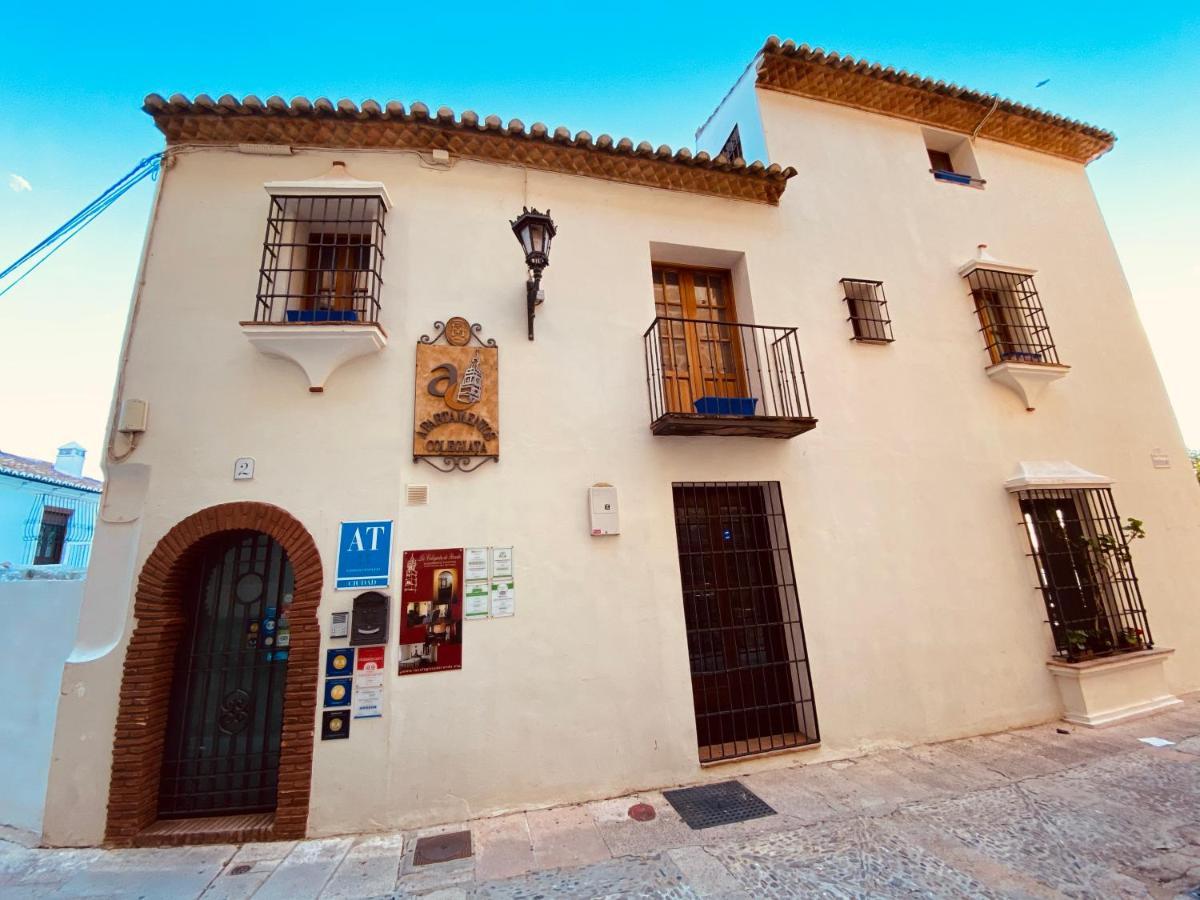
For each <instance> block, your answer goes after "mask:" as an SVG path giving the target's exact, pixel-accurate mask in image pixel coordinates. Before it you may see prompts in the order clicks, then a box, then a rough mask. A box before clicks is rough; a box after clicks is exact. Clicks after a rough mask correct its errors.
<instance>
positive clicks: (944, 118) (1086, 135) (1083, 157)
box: [755, 35, 1116, 163]
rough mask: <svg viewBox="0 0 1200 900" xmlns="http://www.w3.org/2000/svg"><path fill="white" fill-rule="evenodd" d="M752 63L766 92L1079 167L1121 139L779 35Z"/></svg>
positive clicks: (759, 82) (771, 38) (1048, 114)
mask: <svg viewBox="0 0 1200 900" xmlns="http://www.w3.org/2000/svg"><path fill="white" fill-rule="evenodd" d="M755 62H756V63H759V69H758V76H757V84H759V85H760V86H762V87H766V88H772V89H775V90H779V91H784V92H786V93H792V94H798V95H800V96H804V97H810V98H813V99H816V100H824V101H828V102H831V103H839V104H842V105H844V106H852V107H855V108H857V109H863V110H867V111H869V112H877V113H882V114H883V115H889V116H895V117H898V118H902V119H909V120H910V121H914V122H921V123H923V124H926V125H933V126H936V127H940V128H945V129H948V130H951V131H958V132H961V133H964V134H971V133H973V132H974V131H975V129H977V128H978V129H979V137H983V138H988V139H991V140H996V141H1002V142H1004V143H1008V144H1014V145H1016V146H1019V147H1024V148H1026V149H1029V150H1036V151H1039V152H1041V153H1049V154H1051V155H1054V156H1060V157H1063V158H1064V159H1070V160H1074V161H1075V162H1082V163H1088V162H1091V161H1092V160H1093V159H1095V158H1096V157H1098V156H1100V155H1101V154H1103V153H1106V152H1108V151H1109V150H1111V149H1112V146H1113V143H1114V141H1116V136H1115V135H1113V133H1112V132H1110V131H1105V130H1104V129H1103V128H1097V127H1096V126H1094V125H1088V124H1086V123H1084V122H1078V121H1076V120H1074V119H1068V118H1066V117H1065V116H1059V115H1055V114H1054V113H1049V112H1046V111H1044V110H1041V109H1036V108H1034V107H1031V106H1025V105H1024V104H1021V103H1016V102H1014V101H1012V100H1005V99H1003V98H1001V97H999V96H997V95H994V94H985V93H982V92H980V91H975V90H972V89H970V88H965V87H960V86H959V85H957V84H947V83H946V82H944V81H934V80H933V79H932V78H925V77H922V76H921V75H915V74H912V73H909V72H905V71H903V70H897V69H894V68H892V67H891V66H887V67H884V66H881V65H879V64H878V63H869V62H867V61H866V60H859V59H855V58H854V57H853V56H844V55H839V54H837V53H826V52H825V51H824V50H822V49H821V48H820V47H817V48H815V49H814V48H812V47H809V46H808V45H807V44H799V45H798V44H796V43H795V42H793V41H781V40H780V39H779V38H778V37H775V36H774V35H772V36H771V37H769V38H767V42H766V43H765V44H763V47H762V49H761V50H760V51H759V53H758V56H756V57H755ZM981 123H982V127H980V124H981Z"/></svg>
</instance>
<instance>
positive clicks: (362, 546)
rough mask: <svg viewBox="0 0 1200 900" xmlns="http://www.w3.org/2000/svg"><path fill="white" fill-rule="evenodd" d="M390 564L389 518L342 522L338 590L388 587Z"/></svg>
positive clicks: (390, 524) (390, 537)
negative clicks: (381, 520) (379, 520)
mask: <svg viewBox="0 0 1200 900" xmlns="http://www.w3.org/2000/svg"><path fill="white" fill-rule="evenodd" d="M391 567H392V523H391V522H390V521H388V522H343V523H342V530H341V535H340V537H339V542H338V556H337V580H336V583H335V584H334V589H335V590H339V591H346V590H357V589H358V588H379V587H387V586H388V574H389V573H390V571H391Z"/></svg>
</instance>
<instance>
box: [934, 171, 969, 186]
mask: <svg viewBox="0 0 1200 900" xmlns="http://www.w3.org/2000/svg"><path fill="white" fill-rule="evenodd" d="M933 177H934V178H936V179H937V180H938V181H949V182H951V183H953V184H967V185H969V184H970V183H971V181H972V180H973V179H972V178H971V176H970V175H962V174H960V173H958V172H947V171H946V170H945V169H934V170H933Z"/></svg>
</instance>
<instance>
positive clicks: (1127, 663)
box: [1046, 647, 1182, 728]
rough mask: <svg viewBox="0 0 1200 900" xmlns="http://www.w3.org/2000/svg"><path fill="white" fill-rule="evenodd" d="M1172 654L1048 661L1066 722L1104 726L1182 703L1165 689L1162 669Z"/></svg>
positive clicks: (1138, 653) (1135, 653)
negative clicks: (1079, 660) (1080, 660)
mask: <svg viewBox="0 0 1200 900" xmlns="http://www.w3.org/2000/svg"><path fill="white" fill-rule="evenodd" d="M1174 652H1175V651H1174V650H1171V649H1168V648H1165V647H1162V648H1156V649H1154V650H1134V651H1131V652H1129V653H1119V654H1115V655H1113V656H1105V657H1101V658H1099V659H1089V660H1084V661H1082V662H1075V663H1073V662H1067V661H1066V660H1065V659H1059V658H1057V657H1056V658H1054V659H1051V660H1048V661H1047V662H1046V668H1048V669H1049V670H1050V674H1051V675H1053V676H1054V680H1055V683H1056V684H1057V685H1058V692H1059V696H1060V697H1061V698H1062V704H1063V710H1064V711H1063V718H1064V719H1065V720H1066V721H1068V722H1072V723H1074V724H1076V725H1083V726H1086V727H1088V728H1101V727H1103V726H1105V725H1114V724H1116V723H1117V722H1124V721H1127V720H1129V719H1134V718H1140V717H1141V716H1147V715H1150V714H1151V713H1155V712H1158V711H1159V710H1161V709H1166V708H1167V707H1169V706H1175V705H1176V704H1178V703H1180V702H1182V701H1180V700H1179V698H1178V697H1176V696H1175V695H1174V694H1172V693H1171V692H1170V689H1169V688H1168V687H1167V679H1166V672H1165V671H1164V663H1166V661H1167V659H1169V658H1170V656H1171V654H1173V653H1174Z"/></svg>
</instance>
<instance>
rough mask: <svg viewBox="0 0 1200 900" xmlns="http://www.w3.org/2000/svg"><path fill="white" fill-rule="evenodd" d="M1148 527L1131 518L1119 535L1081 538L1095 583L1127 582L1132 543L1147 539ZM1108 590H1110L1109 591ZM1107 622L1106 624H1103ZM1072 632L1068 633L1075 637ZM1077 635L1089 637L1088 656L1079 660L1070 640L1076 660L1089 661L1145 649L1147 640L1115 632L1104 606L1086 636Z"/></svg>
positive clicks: (1100, 605) (1132, 630) (1128, 632)
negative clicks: (1113, 654)
mask: <svg viewBox="0 0 1200 900" xmlns="http://www.w3.org/2000/svg"><path fill="white" fill-rule="evenodd" d="M1144 526H1145V523H1144V522H1142V520H1141V519H1135V518H1132V517H1130V518H1128V519H1126V520H1125V524H1124V525H1122V526H1121V527H1120V530H1119V531H1117V533H1116V534H1115V535H1113V534H1097V535H1095V536H1094V537H1087V538H1080V539H1079V541H1078V543H1079V544H1080V545H1081V546H1082V547H1083V548H1084V549H1085V550H1086V552H1087V556H1088V560H1089V562H1090V563H1091V566H1092V569H1093V571H1094V572H1095V576H1094V577H1095V580H1096V581H1097V582H1100V583H1101V584H1102V585H1105V586H1111V585H1114V584H1116V583H1118V582H1120V581H1122V579H1123V575H1124V571H1125V567H1126V566H1128V565H1129V564H1130V562H1131V561H1132V556H1131V554H1130V552H1129V543H1130V541H1136V540H1141V539H1142V538H1144V537H1145V536H1146V530H1145V527H1144ZM1106 589H1107V587H1106ZM1102 619H1103V620H1104V621H1103V622H1102V621H1101V620H1102ZM1071 633H1072V632H1068V634H1071ZM1074 633H1075V634H1080V633H1082V634H1086V636H1087V640H1086V644H1087V651H1088V654H1089V655H1088V656H1086V657H1083V656H1079V653H1080V651H1079V650H1078V649H1077V648H1076V647H1075V645H1074V644H1072V642H1071V640H1070V638H1068V640H1067V644H1068V646H1070V647H1071V648H1072V649H1071V656H1072V658H1087V659H1090V658H1091V657H1092V656H1096V655H1098V654H1108V653H1114V652H1123V651H1129V650H1139V649H1141V648H1142V647H1143V646H1144V645H1145V637H1144V635H1143V634H1142V632H1141V630H1140V629H1137V628H1123V629H1120V630H1117V631H1116V632H1115V638H1116V642H1115V644H1114V629H1113V627H1112V626H1111V624H1110V622H1109V620H1108V617H1107V616H1106V615H1105V608H1104V605H1103V603H1100V602H1097V603H1095V617H1094V618H1093V620H1092V627H1091V628H1090V629H1088V630H1087V631H1086V632H1080V631H1076V632H1074Z"/></svg>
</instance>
